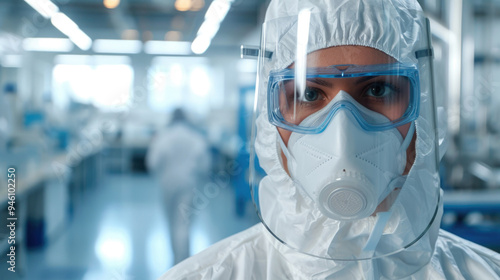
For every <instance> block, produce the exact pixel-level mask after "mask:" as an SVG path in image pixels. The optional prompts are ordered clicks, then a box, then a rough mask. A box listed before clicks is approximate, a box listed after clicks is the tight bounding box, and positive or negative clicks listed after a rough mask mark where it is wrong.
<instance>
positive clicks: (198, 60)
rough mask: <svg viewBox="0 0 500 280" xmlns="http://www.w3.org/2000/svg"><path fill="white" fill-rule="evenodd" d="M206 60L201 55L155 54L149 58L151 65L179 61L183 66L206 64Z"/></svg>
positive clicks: (169, 63) (163, 64) (170, 63)
mask: <svg viewBox="0 0 500 280" xmlns="http://www.w3.org/2000/svg"><path fill="white" fill-rule="evenodd" d="M208 62H209V60H208V58H206V57H203V56H156V57H154V58H153V59H152V60H151V65H156V66H158V65H161V66H165V65H173V64H176V63H179V64H181V65H183V66H186V65H199V64H207V63H208Z"/></svg>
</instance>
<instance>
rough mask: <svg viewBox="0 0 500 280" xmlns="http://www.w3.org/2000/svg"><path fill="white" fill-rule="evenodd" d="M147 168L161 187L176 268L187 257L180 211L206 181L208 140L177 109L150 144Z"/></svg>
mask: <svg viewBox="0 0 500 280" xmlns="http://www.w3.org/2000/svg"><path fill="white" fill-rule="evenodd" d="M146 164H147V167H148V170H151V171H152V173H153V174H154V175H155V177H157V178H158V181H159V183H160V184H161V186H162V196H163V204H164V207H165V210H166V214H167V218H168V227H169V233H170V241H171V246H172V251H173V255H174V263H175V264H177V263H179V262H180V261H182V260H184V259H186V258H187V257H189V255H190V253H189V250H190V246H189V228H190V219H189V215H186V213H185V211H184V212H183V209H185V208H186V207H189V206H190V205H191V203H192V200H193V197H194V194H195V189H196V187H197V186H198V185H201V184H202V182H203V181H205V180H206V179H207V178H208V174H209V172H210V167H211V156H210V151H209V146H208V143H207V140H206V139H205V137H204V136H203V135H202V133H201V132H200V131H198V130H197V129H196V128H195V127H194V126H193V125H191V124H190V123H189V122H188V120H187V117H186V116H185V113H184V112H183V111H182V110H181V109H176V110H175V111H174V112H173V116H172V120H171V121H170V123H169V125H168V126H167V127H166V128H165V129H163V130H162V131H160V132H159V133H158V135H156V136H155V138H154V139H153V141H152V142H151V145H150V147H149V149H148V153H147V156H146ZM183 207H184V208H183Z"/></svg>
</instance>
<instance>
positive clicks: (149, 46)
mask: <svg viewBox="0 0 500 280" xmlns="http://www.w3.org/2000/svg"><path fill="white" fill-rule="evenodd" d="M190 44H191V43H190V42H180V41H148V42H146V43H145V44H144V52H145V53H147V54H166V55H189V54H191V49H190Z"/></svg>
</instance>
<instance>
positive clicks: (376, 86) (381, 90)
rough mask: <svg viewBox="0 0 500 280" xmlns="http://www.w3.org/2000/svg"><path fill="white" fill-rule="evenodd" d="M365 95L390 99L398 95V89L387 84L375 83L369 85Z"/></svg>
mask: <svg viewBox="0 0 500 280" xmlns="http://www.w3.org/2000/svg"><path fill="white" fill-rule="evenodd" d="M364 93H365V95H366V96H367V97H371V98H388V97H391V96H393V95H395V94H396V93H397V88H396V87H395V86H394V85H392V84H390V83H387V82H375V83H371V84H369V85H368V86H367V88H366V90H365V92H364Z"/></svg>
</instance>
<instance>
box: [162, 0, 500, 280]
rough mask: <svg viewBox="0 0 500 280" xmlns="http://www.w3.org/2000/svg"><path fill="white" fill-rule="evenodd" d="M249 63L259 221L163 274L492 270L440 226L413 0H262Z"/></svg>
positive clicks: (435, 136)
mask: <svg viewBox="0 0 500 280" xmlns="http://www.w3.org/2000/svg"><path fill="white" fill-rule="evenodd" d="M258 65H259V69H258V71H259V72H258V79H257V83H258V84H257V88H258V90H257V93H256V94H257V95H258V96H257V102H258V104H257V107H256V108H257V113H256V119H255V125H256V136H255V137H256V138H255V151H256V154H257V156H258V159H259V164H260V166H261V167H262V169H263V170H264V171H265V172H266V173H267V176H265V177H264V178H262V179H261V180H260V181H259V180H258V177H259V176H258V174H260V173H258V172H254V174H253V179H254V181H255V182H254V184H253V186H252V194H253V199H254V203H255V205H256V208H257V212H258V214H259V217H260V218H261V221H262V223H260V224H258V225H256V226H254V227H252V228H250V229H248V230H246V231H244V232H241V233H239V234H236V235H234V236H232V237H229V238H227V239H225V240H223V241H221V242H219V243H217V244H215V245H213V246H212V247H210V248H208V249H207V250H205V251H203V252H201V253H200V254H198V255H196V256H194V257H191V258H190V259H188V260H186V261H184V262H182V263H180V264H179V265H177V266H175V267H174V268H173V269H171V270H170V271H168V272H167V273H166V274H164V275H163V276H162V279H500V256H499V255H498V254H497V253H495V252H493V251H491V250H489V249H486V248H484V247H481V246H479V245H476V244H474V243H472V242H469V241H466V240H464V239H461V238H459V237H457V236H455V235H453V234H450V233H448V232H446V231H443V230H440V229H439V225H440V221H441V216H442V212H443V202H442V192H441V190H440V187H439V175H438V172H437V170H438V163H439V160H440V158H441V156H442V154H443V153H444V147H442V146H441V147H440V143H444V142H443V141H442V140H443V139H444V138H443V135H444V133H443V131H445V130H446V128H445V127H443V125H442V124H443V123H445V122H443V121H438V119H437V117H436V116H442V115H443V108H442V105H443V104H442V102H441V100H442V99H443V98H442V95H443V93H438V95H434V92H433V84H432V83H433V81H432V76H433V73H432V48H431V43H430V33H429V27H428V22H427V21H426V19H425V17H424V15H423V12H422V10H421V8H420V6H419V5H418V3H417V1H413V0H324V1H320V0H276V1H274V0H273V1H271V3H270V5H269V8H268V10H267V13H266V17H265V22H264V24H263V29H262V38H261V47H260V49H259V63H258ZM438 124H439V125H438ZM253 162H254V163H256V162H257V161H256V160H254V161H253Z"/></svg>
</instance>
